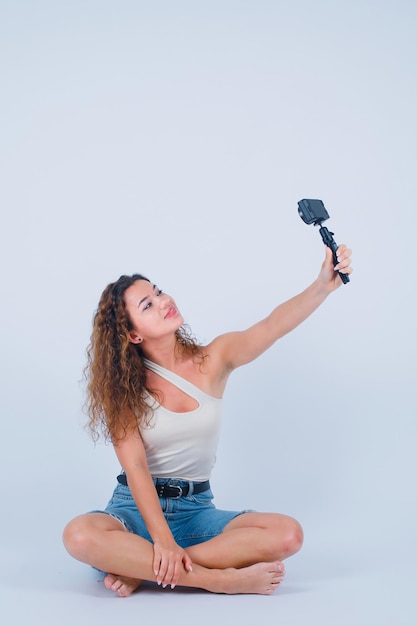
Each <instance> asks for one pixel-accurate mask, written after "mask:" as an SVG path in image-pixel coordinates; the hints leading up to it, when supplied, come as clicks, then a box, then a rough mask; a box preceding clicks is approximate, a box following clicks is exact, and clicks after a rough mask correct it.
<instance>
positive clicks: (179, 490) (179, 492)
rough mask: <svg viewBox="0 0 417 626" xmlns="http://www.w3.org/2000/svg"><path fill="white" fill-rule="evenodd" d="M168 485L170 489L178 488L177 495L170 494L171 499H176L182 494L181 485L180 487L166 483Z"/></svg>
mask: <svg viewBox="0 0 417 626" xmlns="http://www.w3.org/2000/svg"><path fill="white" fill-rule="evenodd" d="M168 487H169V488H170V489H178V495H177V496H170V497H171V498H172V499H173V500H178V499H179V498H181V496H182V487H180V486H179V485H168Z"/></svg>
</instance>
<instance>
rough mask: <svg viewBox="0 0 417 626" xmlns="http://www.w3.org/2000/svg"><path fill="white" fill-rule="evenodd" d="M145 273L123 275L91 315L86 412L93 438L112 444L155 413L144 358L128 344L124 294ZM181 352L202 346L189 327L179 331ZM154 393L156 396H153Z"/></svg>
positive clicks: (130, 326)
mask: <svg viewBox="0 0 417 626" xmlns="http://www.w3.org/2000/svg"><path fill="white" fill-rule="evenodd" d="M137 280H146V281H148V282H150V281H149V279H148V278H145V276H142V275H141V274H133V275H132V276H125V275H123V276H120V278H119V279H118V280H117V281H116V282H114V283H110V284H109V285H108V286H107V287H106V288H105V290H104V291H103V293H102V295H101V297H100V301H99V304H98V308H97V311H96V312H95V314H94V317H93V330H92V333H91V340H90V345H89V346H88V348H87V364H86V367H85V369H84V377H85V380H86V381H87V397H86V401H85V405H84V408H85V411H86V413H87V415H88V418H89V421H88V424H87V427H88V429H89V431H90V433H91V435H92V437H93V439H94V440H98V439H99V438H100V436H103V437H104V439H105V440H106V441H112V442H113V443H115V442H117V441H120V440H121V439H123V438H124V437H125V436H126V434H127V433H128V432H131V431H132V430H135V429H137V428H138V425H140V424H148V423H149V419H150V417H151V415H152V413H151V409H150V407H149V404H148V403H147V401H146V396H147V393H146V392H152V390H151V389H147V387H146V373H145V365H144V361H143V359H144V354H143V351H142V349H141V347H140V346H139V345H137V344H133V343H131V341H129V332H130V331H131V330H132V329H133V326H132V322H131V320H130V318H129V315H128V313H127V311H126V307H125V302H124V293H125V291H126V289H128V288H129V287H130V286H131V285H133V283H134V282H136V281H137ZM176 338H177V346H178V348H179V350H180V351H181V352H185V353H188V354H191V355H197V354H198V353H199V352H200V345H199V344H198V343H197V341H196V339H195V338H194V337H193V336H192V335H191V333H190V331H189V329H188V327H187V326H185V325H183V326H181V327H180V328H179V329H178V330H177V331H176ZM154 393H155V392H154Z"/></svg>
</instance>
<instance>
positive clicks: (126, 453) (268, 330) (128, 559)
mask: <svg viewBox="0 0 417 626" xmlns="http://www.w3.org/2000/svg"><path fill="white" fill-rule="evenodd" d="M350 254H351V251H350V250H349V249H348V248H347V247H346V246H344V245H342V246H339V248H338V251H337V257H338V264H337V266H336V267H335V268H334V267H333V259H332V253H331V251H330V250H329V249H327V248H326V257H325V261H324V263H323V265H322V267H321V271H320V273H319V275H318V277H317V279H316V280H315V281H314V282H313V283H312V284H311V285H310V286H309V287H308V288H307V289H306V290H305V291H303V292H302V293H300V294H299V295H297V296H295V297H294V298H292V299H290V300H288V301H287V302H284V303H283V304H281V305H280V306H278V307H277V308H276V309H274V310H273V311H272V313H271V314H270V315H269V316H268V317H266V318H265V319H263V320H261V321H260V322H258V323H257V324H255V325H254V326H252V327H250V328H248V329H247V330H245V331H241V332H231V333H227V334H224V335H221V336H219V337H217V338H216V339H214V340H213V341H212V342H211V343H209V344H208V345H207V346H200V345H198V344H197V343H196V342H195V341H194V340H193V338H192V337H190V335H189V334H188V333H187V332H186V329H185V327H184V325H183V324H184V320H183V317H182V315H181V313H180V312H179V310H178V308H177V305H176V303H175V301H174V299H173V298H172V297H171V296H168V295H166V294H164V293H162V292H161V291H160V290H159V289H158V288H157V287H156V286H155V285H153V284H152V283H151V282H149V281H148V279H146V278H144V277H143V276H141V275H138V274H136V275H134V276H132V277H128V276H122V277H120V279H119V280H118V281H117V282H115V283H112V284H110V285H108V287H107V288H106V289H105V290H104V292H103V294H102V296H101V299H100V303H99V306H98V309H97V312H96V314H95V318H94V325H93V332H92V338H91V345H90V348H89V351H88V355H89V361H88V368H87V372H88V375H89V386H88V402H87V406H88V411H89V416H90V422H89V424H90V428H91V430H92V432H93V433H94V434H95V435H98V433H99V431H102V432H103V433H104V435H105V436H107V437H108V438H109V439H111V441H112V443H113V445H114V449H115V452H116V455H117V457H118V459H119V461H120V464H121V466H122V468H123V470H122V473H121V474H120V476H119V477H118V483H119V484H118V485H117V487H116V489H115V491H114V494H113V497H112V499H111V500H110V502H109V504H108V506H107V507H106V509H105V511H101V512H100V511H94V512H91V513H88V514H85V515H81V516H79V517H77V518H75V519H74V520H72V521H71V522H70V523H69V524H68V525H67V527H66V528H65V530H64V544H65V546H66V548H67V550H68V552H69V553H70V554H71V555H72V556H73V557H75V558H76V559H78V560H80V561H83V562H84V563H88V564H90V565H92V566H93V567H95V568H97V569H99V570H101V571H103V572H105V573H106V576H105V579H104V583H105V585H106V587H107V588H109V589H112V590H113V591H115V592H117V593H118V595H119V596H128V595H129V594H130V593H132V591H134V590H135V589H137V588H138V587H139V586H140V584H141V583H142V582H143V581H156V582H157V583H158V584H159V585H162V587H166V586H170V587H171V588H174V587H175V586H176V585H181V586H187V587H197V588H201V589H206V590H208V591H212V592H216V593H258V594H271V593H272V592H273V591H274V590H275V589H276V588H277V586H278V585H279V584H280V583H281V581H282V580H283V577H284V565H283V563H282V561H283V560H284V559H285V558H287V557H289V556H291V555H292V554H294V553H295V552H297V551H298V550H299V549H300V547H301V545H302V541H303V533H302V529H301V527H300V525H299V523H298V522H297V521H296V520H294V519H292V518H290V517H288V516H285V515H280V514H274V513H257V512H253V511H240V512H236V511H234V512H233V511H221V510H218V509H216V508H215V507H214V505H213V503H212V497H213V495H212V492H211V490H210V485H209V482H208V481H209V477H210V472H211V470H212V468H213V465H214V459H215V454H216V445H217V439H218V432H219V426H220V408H221V398H222V396H223V392H224V390H225V387H226V383H227V380H228V378H229V376H230V374H231V372H232V371H233V370H234V369H236V368H237V367H239V366H241V365H244V364H245V363H249V362H250V361H253V360H254V359H256V358H257V357H258V356H259V355H260V354H262V353H263V352H264V351H265V350H266V349H267V348H269V347H270V346H271V345H272V344H273V343H274V342H275V341H276V340H277V339H279V338H280V337H282V336H283V335H285V334H286V333H288V332H290V331H291V330H292V329H293V328H295V327H296V326H297V325H298V324H300V323H301V322H302V321H303V320H305V319H306V318H307V317H308V316H309V315H310V314H311V313H313V311H314V310H315V309H316V308H317V307H318V306H319V305H320V304H321V303H322V302H323V301H324V300H325V299H326V297H327V296H328V295H329V294H330V293H331V292H332V291H334V290H335V289H336V288H337V287H339V286H340V285H341V284H342V281H341V279H340V277H339V275H338V273H337V271H336V270H339V271H341V272H343V273H346V274H350V273H351V271H352V270H351V267H350Z"/></svg>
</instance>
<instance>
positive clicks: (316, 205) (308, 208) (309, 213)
mask: <svg viewBox="0 0 417 626" xmlns="http://www.w3.org/2000/svg"><path fill="white" fill-rule="evenodd" d="M298 214H299V216H300V217H301V219H302V220H303V222H305V223H306V224H308V225H310V224H314V226H320V229H319V230H320V235H321V238H322V240H323V243H324V244H325V245H326V246H327V247H328V248H330V250H331V251H332V252H333V263H334V265H337V256H336V250H337V248H338V246H337V243H336V242H335V240H334V239H333V235H334V233H331V232H330V231H329V230H328V229H327V228H326V227H325V226H322V222H324V221H326V220H328V219H329V217H330V215H329V214H328V213H327V211H326V207H325V206H324V204H323V202H322V200H306V199H304V200H300V201H299V202H298ZM338 274H339V276H340V278H341V279H342V281H343V283H344V284H346V283H348V282H349V280H350V279H349V276H348V275H347V274H343V273H342V272H338Z"/></svg>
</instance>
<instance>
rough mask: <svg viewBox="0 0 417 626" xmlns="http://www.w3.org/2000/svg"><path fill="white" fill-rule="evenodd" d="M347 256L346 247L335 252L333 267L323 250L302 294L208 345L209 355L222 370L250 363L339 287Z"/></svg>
mask: <svg viewBox="0 0 417 626" xmlns="http://www.w3.org/2000/svg"><path fill="white" fill-rule="evenodd" d="M350 254H351V250H349V249H348V248H347V247H346V246H345V245H341V246H339V248H338V250H337V256H338V261H339V262H338V265H337V266H336V267H335V268H334V267H333V257H332V252H331V250H330V249H329V248H326V257H325V260H324V262H323V265H322V267H321V270H320V273H319V275H318V277H317V279H316V280H315V281H314V282H313V283H312V284H311V285H310V286H309V287H307V289H305V290H304V291H303V292H302V293H300V294H298V295H297V296H294V297H293V298H291V299H290V300H287V301H286V302H284V303H282V304H280V305H279V306H277V307H276V308H275V309H274V310H273V311H272V312H271V313H270V315H268V317H266V318H265V319H263V320H261V321H260V322H258V323H257V324H254V325H253V326H251V327H250V328H248V329H247V330H244V331H238V332H232V333H227V334H225V335H221V336H220V337H217V339H215V340H214V341H213V342H212V344H210V347H209V348H210V352H211V353H212V354H213V355H216V357H217V361H218V362H219V363H220V367H224V369H225V371H229V372H230V371H232V370H233V369H235V368H237V367H239V366H241V365H244V364H246V363H249V362H250V361H253V360H254V359H256V358H257V357H258V356H260V355H261V354H262V353H263V352H265V350H267V349H268V348H269V347H270V346H272V345H273V344H274V343H275V342H276V341H277V340H278V339H280V338H281V337H283V336H284V335H286V334H287V333H289V332H290V331H291V330H293V329H294V328H296V327H297V326H298V325H299V324H301V322H303V321H304V320H305V319H307V317H309V316H310V315H311V314H312V313H313V312H314V311H315V310H316V309H317V308H318V307H319V306H320V305H321V304H322V303H323V302H324V300H325V299H326V298H327V296H328V295H329V294H330V293H331V292H332V291H334V290H335V289H337V288H338V287H340V285H342V284H343V283H342V280H341V278H340V276H339V275H338V273H337V270H339V271H341V272H343V273H345V274H350V273H351V272H352V269H351V267H350Z"/></svg>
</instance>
